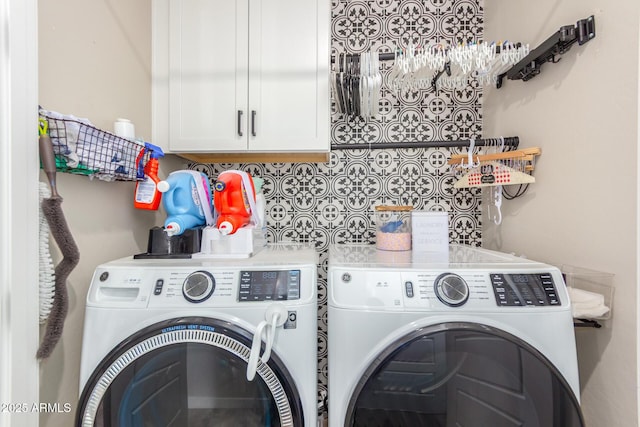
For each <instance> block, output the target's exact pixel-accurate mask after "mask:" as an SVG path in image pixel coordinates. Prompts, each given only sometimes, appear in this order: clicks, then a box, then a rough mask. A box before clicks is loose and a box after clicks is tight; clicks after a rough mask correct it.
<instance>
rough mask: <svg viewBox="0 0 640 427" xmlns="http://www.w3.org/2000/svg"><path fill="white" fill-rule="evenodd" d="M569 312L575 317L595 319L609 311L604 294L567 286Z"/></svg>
mask: <svg viewBox="0 0 640 427" xmlns="http://www.w3.org/2000/svg"><path fill="white" fill-rule="evenodd" d="M567 290H568V291H569V299H570V300H571V312H572V314H573V317H574V318H575V319H585V318H586V319H597V318H599V317H602V316H604V315H605V314H607V313H608V312H609V307H607V306H606V305H605V304H604V295H601V294H598V293H595V292H589V291H585V290H583V289H576V288H573V287H570V286H568V287H567Z"/></svg>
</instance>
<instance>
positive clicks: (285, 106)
mask: <svg viewBox="0 0 640 427" xmlns="http://www.w3.org/2000/svg"><path fill="white" fill-rule="evenodd" d="M330 17H331V12H330V2H329V1H328V0H269V1H263V0H249V123H248V126H249V151H257V152H260V151H283V152H295V151H328V150H329V61H330V58H329V22H330Z"/></svg>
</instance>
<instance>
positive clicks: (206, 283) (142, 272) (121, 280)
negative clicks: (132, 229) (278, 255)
mask: <svg viewBox="0 0 640 427" xmlns="http://www.w3.org/2000/svg"><path fill="white" fill-rule="evenodd" d="M252 267H253V268H247V267H240V268H224V267H223V268H217V267H216V268H213V267H210V266H207V265H206V264H203V265H199V266H197V267H195V268H194V267H182V268H181V267H175V266H167V267H164V266H154V267H153V268H129V267H114V266H106V267H100V268H98V269H97V270H96V273H94V279H93V283H92V286H91V288H90V291H89V294H88V297H87V304H89V305H92V306H102V307H114V306H117V307H127V308H142V307H150V308H159V307H193V306H196V305H197V306H200V307H223V306H231V305H236V304H242V305H249V304H250V303H254V304H270V303H272V302H274V301H280V302H283V303H284V302H287V301H289V302H291V303H292V304H303V303H307V302H308V301H309V300H311V299H312V298H314V295H316V292H317V284H316V283H317V272H316V268H315V265H304V266H299V267H298V266H295V265H291V266H289V265H287V266H272V265H263V266H252Z"/></svg>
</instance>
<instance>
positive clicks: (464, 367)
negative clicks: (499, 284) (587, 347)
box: [345, 323, 584, 427]
mask: <svg viewBox="0 0 640 427" xmlns="http://www.w3.org/2000/svg"><path fill="white" fill-rule="evenodd" d="M387 425H394V426H433V427H440V426H442V427H449V426H491V427H514V426H521V425H525V426H536V427H582V426H583V425H584V423H583V419H582V414H581V411H580V407H579V404H578V401H577V399H576V397H575V395H574V394H573V392H572V390H571V388H570V386H569V385H568V383H567V382H566V381H565V380H564V378H563V377H562V375H561V374H560V373H559V372H558V370H557V369H556V368H555V367H554V366H553V365H552V364H551V362H549V361H548V360H547V359H546V358H545V357H544V356H543V355H542V354H541V353H540V352H538V351H537V350H536V349H534V348H533V347H531V346H530V345H529V344H527V343H525V342H524V341H522V340H520V339H519V338H517V337H514V336H513V335H510V334H508V333H506V332H504V331H501V330H498V329H495V328H490V327H487V326H478V325H474V324H467V323H446V324H440V325H434V326H432V327H428V328H423V329H420V330H418V331H415V332H414V333H412V334H410V335H407V336H405V337H403V338H402V339H400V340H398V341H396V342H395V343H394V344H392V345H391V346H389V347H388V349H387V350H386V351H385V352H383V353H382V354H380V355H379V357H377V358H376V359H375V362H374V363H373V364H372V365H371V366H369V367H368V369H367V370H366V371H365V373H364V374H363V375H362V380H361V381H360V383H359V384H357V386H356V388H355V391H354V394H353V395H352V397H351V400H350V402H349V406H348V409H347V418H346V423H345V426H358V427H360V426H363V427H364V426H366V427H376V426H380V427H382V426H387Z"/></svg>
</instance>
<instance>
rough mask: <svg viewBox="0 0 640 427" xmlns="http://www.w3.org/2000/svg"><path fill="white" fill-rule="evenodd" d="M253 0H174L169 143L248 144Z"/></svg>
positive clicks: (185, 147)
mask: <svg viewBox="0 0 640 427" xmlns="http://www.w3.org/2000/svg"><path fill="white" fill-rule="evenodd" d="M247 7H248V0H169V18H168V19H169V37H168V38H169V40H168V43H169V59H168V62H169V73H168V75H169V109H168V110H169V111H168V114H169V148H170V151H172V152H207V151H223V150H226V151H245V150H246V149H247V129H246V119H247V78H248V77H247V73H248V64H247V58H248V54H247V48H248V28H247V27H248V21H247V16H248V15H247V13H248V12H247Z"/></svg>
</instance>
